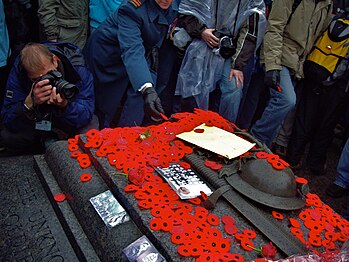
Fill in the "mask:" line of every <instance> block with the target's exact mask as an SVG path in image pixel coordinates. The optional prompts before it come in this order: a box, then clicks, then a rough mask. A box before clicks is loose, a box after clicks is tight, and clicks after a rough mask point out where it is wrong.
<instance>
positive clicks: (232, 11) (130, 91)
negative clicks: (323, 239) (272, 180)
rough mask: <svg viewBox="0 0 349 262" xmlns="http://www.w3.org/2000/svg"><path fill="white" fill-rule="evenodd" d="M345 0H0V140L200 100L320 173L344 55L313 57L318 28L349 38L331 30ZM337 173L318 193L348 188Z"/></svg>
mask: <svg viewBox="0 0 349 262" xmlns="http://www.w3.org/2000/svg"><path fill="white" fill-rule="evenodd" d="M345 8H349V6H348V4H346V3H345V1H341V0H337V1H336V0H334V1H332V0H294V1H290V0H273V1H271V0H264V1H263V0H181V1H180V0H128V1H121V0H113V1H112V0H99V1H98V0H90V1H87V0H83V1H69V0H62V1H54V0H38V1H31V0H17V1H16V0H1V1H0V38H1V39H2V40H1V43H0V78H1V79H0V80H1V81H0V85H1V86H0V94H1V102H0V105H1V107H2V110H1V142H2V143H3V145H4V146H5V148H6V150H10V151H11V150H12V151H13V152H16V153H23V152H29V151H33V150H34V151H40V150H42V149H43V148H45V147H47V146H48V145H49V144H50V143H52V141H55V140H57V139H60V138H62V137H65V138H67V137H71V136H73V135H75V134H79V133H82V132H85V131H86V130H88V129H91V128H99V129H102V128H107V127H115V126H122V127H125V126H135V125H148V124H152V123H158V122H161V121H162V120H163V115H167V116H170V115H171V114H173V113H176V112H181V111H192V110H193V109H194V108H196V107H199V108H201V109H210V110H214V111H216V112H218V113H219V114H221V115H222V116H223V117H225V118H226V119H228V120H230V121H232V122H234V123H236V124H237V125H238V126H239V127H241V128H244V129H247V130H248V131H249V132H250V133H251V134H252V135H253V136H254V137H256V138H257V139H258V140H260V141H261V142H262V143H265V144H266V145H267V146H268V147H270V148H271V149H272V150H273V151H275V152H276V153H278V154H280V155H282V156H283V157H284V158H285V159H286V160H287V161H288V162H289V163H290V165H291V167H292V168H293V170H294V171H297V170H299V169H301V168H305V169H306V170H308V171H309V172H310V173H311V175H313V176H317V175H323V174H324V173H325V172H326V154H327V151H328V148H329V146H330V145H331V143H332V140H333V137H334V130H335V127H336V126H337V125H338V124H339V123H340V124H341V125H342V126H343V127H345V128H346V127H347V126H348V125H349V124H348V122H349V120H348V118H349V117H348V112H349V110H348V104H349V103H348V101H349V96H348V92H349V91H348V89H349V85H348V79H349V63H348V59H349V53H345V54H344V55H343V57H341V58H340V61H339V62H338V63H337V64H336V66H335V67H334V68H333V70H332V71H331V70H323V68H322V67H319V66H318V61H317V60H316V59H314V57H313V56H315V54H314V50H315V49H316V48H317V46H316V45H317V43H318V42H317V41H319V39H320V38H321V37H322V36H323V35H324V34H325V32H329V33H333V34H336V33H337V34H338V35H339V34H342V35H340V37H342V38H341V39H340V40H341V41H339V42H341V43H342V45H344V44H345V43H344V42H345V41H347V40H348V39H349V37H347V35H345V34H346V32H345V31H340V32H339V33H338V30H340V29H339V28H340V26H342V27H343V26H344V27H346V26H347V24H348V23H349V22H345V21H347V20H348V21H349V15H348V14H349V10H347V11H346V12H345V11H344V10H345ZM338 21H339V22H340V23H341V24H340V25H339V26H338ZM348 30H349V26H348ZM343 35H345V36H343ZM343 41H344V42H343ZM348 41H349V40H348ZM347 45H348V44H347ZM345 141H346V140H345ZM345 141H344V142H345ZM307 144H310V146H309V150H308V155H307V157H306V158H304V153H305V148H306V146H307ZM343 144H344V143H343ZM347 147H348V143H347V144H346V146H345V148H347ZM348 152H349V151H348V150H347V149H344V150H343V153H342V157H341V163H340V165H339V171H338V172H339V173H343V170H344V169H345V168H343V167H348V166H349V162H348V159H349V157H348V154H349V153H348ZM304 159H305V160H304ZM346 173H347V175H346V176H347V178H346V179H340V180H338V181H339V182H338V181H337V180H336V182H335V183H334V184H333V185H331V188H329V194H332V195H333V196H336V195H338V194H339V193H338V192H339V191H340V192H342V191H343V190H342V191H341V189H343V188H346V187H349V185H348V181H349V173H348V172H346ZM343 181H346V182H343ZM338 187H339V188H338ZM333 192H334V193H333Z"/></svg>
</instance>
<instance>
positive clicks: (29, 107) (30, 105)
mask: <svg viewBox="0 0 349 262" xmlns="http://www.w3.org/2000/svg"><path fill="white" fill-rule="evenodd" d="M23 105H24V107H25V108H26V109H27V110H29V111H30V110H33V100H32V99H31V97H27V98H26V99H25V100H24V103H23Z"/></svg>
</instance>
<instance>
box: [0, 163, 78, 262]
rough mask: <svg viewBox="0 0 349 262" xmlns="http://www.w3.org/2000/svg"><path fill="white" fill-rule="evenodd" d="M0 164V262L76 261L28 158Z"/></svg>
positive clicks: (74, 254)
mask: <svg viewBox="0 0 349 262" xmlns="http://www.w3.org/2000/svg"><path fill="white" fill-rule="evenodd" d="M2 160H3V161H1V163H0V170H1V183H0V192H1V195H0V202H1V205H0V236H1V237H0V254H1V255H0V257H1V259H0V260H1V261H79V259H78V256H77V255H76V253H75V251H74V249H73V247H72V246H71V244H70V242H69V239H68V237H67V235H66V234H65V232H64V230H63V228H62V226H61V224H60V223H59V219H58V217H57V216H56V215H55V212H54V209H53V208H52V206H51V204H50V202H49V200H48V199H47V196H46V194H45V192H44V190H43V188H42V187H41V183H40V181H39V179H38V177H37V176H36V174H35V172H34V169H33V158H32V156H26V157H16V158H13V157H12V158H4V159H2ZM19 163H20V164H19Z"/></svg>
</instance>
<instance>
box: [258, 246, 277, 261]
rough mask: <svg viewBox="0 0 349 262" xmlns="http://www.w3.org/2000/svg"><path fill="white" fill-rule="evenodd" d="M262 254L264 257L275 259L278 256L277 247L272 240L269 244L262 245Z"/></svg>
mask: <svg viewBox="0 0 349 262" xmlns="http://www.w3.org/2000/svg"><path fill="white" fill-rule="evenodd" d="M261 254H262V256H263V257H265V258H267V259H271V260H274V259H275V256H276V247H275V246H274V245H273V243H272V242H270V243H269V244H266V245H264V246H262V252H261Z"/></svg>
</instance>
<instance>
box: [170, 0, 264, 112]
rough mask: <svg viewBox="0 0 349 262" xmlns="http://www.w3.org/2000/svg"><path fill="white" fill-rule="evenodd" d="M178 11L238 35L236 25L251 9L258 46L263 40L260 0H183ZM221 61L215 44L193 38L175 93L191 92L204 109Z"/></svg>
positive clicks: (220, 67)
mask: <svg viewBox="0 0 349 262" xmlns="http://www.w3.org/2000/svg"><path fill="white" fill-rule="evenodd" d="M239 2H240V5H239ZM237 12H238V16H237V19H236V13H237ZM179 13H180V14H184V15H193V16H195V17H196V18H198V19H199V21H200V22H201V23H203V24H205V25H206V26H207V27H208V28H215V29H217V30H218V31H220V32H222V33H224V34H226V35H230V36H234V37H237V34H238V31H239V28H240V27H241V25H242V24H243V23H244V22H245V21H246V19H247V18H248V17H249V16H250V15H252V14H253V13H258V14H259V24H258V32H259V33H258V40H257V47H258V46H259V45H260V43H261V42H262V39H263V35H264V31H265V27H266V18H265V5H264V1H263V0H182V1H181V4H180V6H179ZM235 22H236V26H234V25H235ZM223 64H224V58H222V57H221V56H220V55H219V54H218V52H217V49H216V48H215V49H211V48H210V47H208V46H207V44H206V43H205V42H204V41H203V40H202V39H194V41H193V42H192V43H191V44H190V45H189V47H188V48H187V50H186V53H185V56H184V59H183V62H182V65H181V69H180V71H179V74H178V81H177V86H176V92H175V94H176V95H180V96H182V97H183V98H187V97H191V96H194V97H195V100H196V103H197V105H198V107H199V108H201V109H206V110H207V109H208V100H209V93H210V92H212V91H213V90H214V89H215V87H216V84H217V82H218V81H219V80H220V79H221V77H222V71H223Z"/></svg>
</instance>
